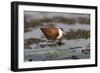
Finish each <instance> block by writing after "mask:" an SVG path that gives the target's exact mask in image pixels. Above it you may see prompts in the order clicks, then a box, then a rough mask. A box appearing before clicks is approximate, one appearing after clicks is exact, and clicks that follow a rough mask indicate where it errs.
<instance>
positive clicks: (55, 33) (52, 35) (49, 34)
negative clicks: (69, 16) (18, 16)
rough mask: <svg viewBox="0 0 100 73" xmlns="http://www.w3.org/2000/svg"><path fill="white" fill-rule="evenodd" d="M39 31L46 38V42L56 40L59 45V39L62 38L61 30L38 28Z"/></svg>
mask: <svg viewBox="0 0 100 73" xmlns="http://www.w3.org/2000/svg"><path fill="white" fill-rule="evenodd" d="M40 29H41V31H42V32H43V33H44V35H45V36H46V38H47V39H48V40H52V41H57V40H58V41H59V42H58V44H59V43H61V38H62V37H63V30H62V28H56V27H44V28H40ZM48 42H49V41H48ZM47 44H48V43H47Z"/></svg>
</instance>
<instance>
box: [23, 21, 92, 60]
mask: <svg viewBox="0 0 100 73" xmlns="http://www.w3.org/2000/svg"><path fill="white" fill-rule="evenodd" d="M55 26H56V27H60V28H63V29H64V31H65V32H68V31H70V29H72V30H78V29H82V30H90V26H89V25H85V24H83V25H80V24H75V25H66V24H62V23H60V24H58V23H55ZM40 27H41V26H39V27H36V28H33V30H32V31H29V32H25V35H24V39H29V38H39V39H44V40H46V38H45V37H42V36H43V33H42V32H41V30H40ZM62 42H63V43H64V44H63V45H61V46H51V47H50V46H44V47H41V46H40V45H46V44H47V42H46V41H44V42H40V43H38V44H35V43H33V44H32V45H30V47H31V48H32V49H28V48H25V50H24V61H29V60H32V61H48V60H64V59H89V58H90V53H89V52H88V53H83V52H82V50H85V49H90V47H89V46H90V39H89V38H88V39H70V40H66V39H63V40H62Z"/></svg>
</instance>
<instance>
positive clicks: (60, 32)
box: [57, 29, 63, 39]
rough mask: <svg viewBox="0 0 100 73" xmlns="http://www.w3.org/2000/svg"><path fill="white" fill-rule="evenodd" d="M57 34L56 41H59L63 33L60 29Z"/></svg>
mask: <svg viewBox="0 0 100 73" xmlns="http://www.w3.org/2000/svg"><path fill="white" fill-rule="evenodd" d="M58 33H59V35H58V37H57V39H60V38H61V37H62V36H63V31H62V30H61V29H58Z"/></svg>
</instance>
